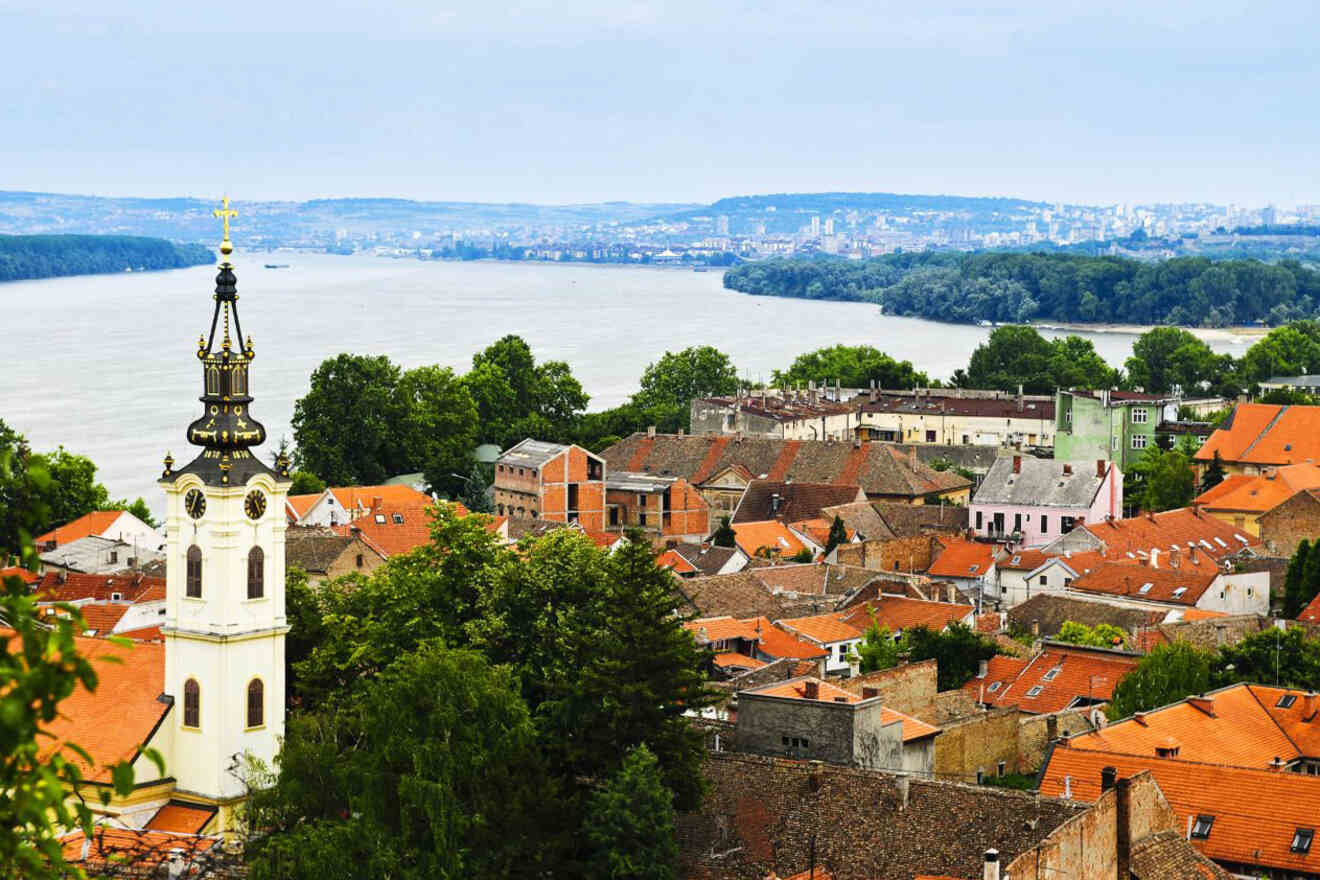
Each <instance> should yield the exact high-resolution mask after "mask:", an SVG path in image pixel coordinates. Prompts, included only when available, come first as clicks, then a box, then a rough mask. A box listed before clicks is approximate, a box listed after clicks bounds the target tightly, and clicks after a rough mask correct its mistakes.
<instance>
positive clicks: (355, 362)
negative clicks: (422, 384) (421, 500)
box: [292, 354, 414, 486]
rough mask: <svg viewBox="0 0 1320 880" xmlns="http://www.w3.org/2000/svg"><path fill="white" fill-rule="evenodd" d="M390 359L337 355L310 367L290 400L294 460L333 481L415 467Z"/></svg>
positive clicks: (374, 479) (345, 482)
mask: <svg viewBox="0 0 1320 880" xmlns="http://www.w3.org/2000/svg"><path fill="white" fill-rule="evenodd" d="M400 376H401V373H400V370H399V368H398V367H397V366H395V365H394V364H393V363H392V362H391V361H390V359H389V358H387V357H384V356H383V355H382V356H376V357H367V356H364V355H352V354H340V355H337V356H335V357H333V358H330V359H328V360H326V361H323V362H322V363H321V365H320V366H319V367H317V368H316V369H315V370H314V371H313V372H312V378H311V387H310V388H309V389H308V392H307V394H306V395H305V396H303V397H301V398H299V399H298V400H297V401H296V402H294V404H293V419H292V423H293V436H294V440H295V441H296V443H297V465H298V468H299V469H300V470H308V471H311V472H312V473H314V474H316V475H317V476H319V477H320V478H321V479H323V480H326V481H327V482H329V483H331V484H332V485H336V486H352V485H357V484H361V485H375V484H378V483H383V482H385V480H386V479H388V478H389V477H391V476H393V475H395V474H402V473H408V472H409V471H412V470H414V468H412V467H411V466H410V465H411V461H410V460H409V459H408V452H407V446H408V444H407V442H406V441H405V438H404V430H403V423H404V420H405V418H406V416H407V413H408V406H409V404H408V401H407V400H406V399H404V398H403V397H401V396H400V395H399V394H398V387H399V379H400Z"/></svg>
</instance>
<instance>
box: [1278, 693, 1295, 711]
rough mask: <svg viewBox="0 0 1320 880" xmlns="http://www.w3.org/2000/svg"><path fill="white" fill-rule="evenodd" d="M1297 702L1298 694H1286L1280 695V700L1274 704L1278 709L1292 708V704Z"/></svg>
mask: <svg viewBox="0 0 1320 880" xmlns="http://www.w3.org/2000/svg"><path fill="white" fill-rule="evenodd" d="M1295 702H1297V695H1296V694H1284V695H1283V696H1281V697H1279V702H1277V703H1275V704H1274V708H1276V709H1291V708H1292V704H1293V703H1295Z"/></svg>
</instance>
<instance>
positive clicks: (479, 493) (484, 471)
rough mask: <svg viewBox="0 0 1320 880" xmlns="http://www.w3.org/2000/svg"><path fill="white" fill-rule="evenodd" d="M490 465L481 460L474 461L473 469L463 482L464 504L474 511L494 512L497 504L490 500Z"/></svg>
mask: <svg viewBox="0 0 1320 880" xmlns="http://www.w3.org/2000/svg"><path fill="white" fill-rule="evenodd" d="M488 471H489V467H488V466H486V465H484V464H482V463H481V462H479V461H474V462H473V463H472V471H471V472H470V473H469V474H468V478H467V482H465V483H464V484H463V496H462V499H461V500H462V502H463V506H464V507H466V508H467V509H468V510H470V511H472V512H473V513H493V512H494V508H495V505H494V504H492V503H491V500H490V475H489V473H488Z"/></svg>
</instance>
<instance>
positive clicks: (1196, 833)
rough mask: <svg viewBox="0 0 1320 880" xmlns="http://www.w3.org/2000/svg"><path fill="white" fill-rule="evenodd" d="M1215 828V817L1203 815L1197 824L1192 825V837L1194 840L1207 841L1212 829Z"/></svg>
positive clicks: (1199, 817) (1198, 818)
mask: <svg viewBox="0 0 1320 880" xmlns="http://www.w3.org/2000/svg"><path fill="white" fill-rule="evenodd" d="M1214 826H1215V817H1214V816H1207V815H1205V814H1201V815H1199V816H1197V817H1196V822H1195V823H1194V824H1193V825H1192V834H1191V837H1192V839H1193V840H1206V839H1208V838H1209V837H1210V829H1211V828H1213V827H1214Z"/></svg>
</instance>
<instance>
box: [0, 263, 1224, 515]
mask: <svg viewBox="0 0 1320 880" xmlns="http://www.w3.org/2000/svg"><path fill="white" fill-rule="evenodd" d="M235 256H236V257H237V259H236V262H235V265H236V272H237V275H238V289H239V296H240V302H239V308H240V313H241V315H242V319H243V330H244V332H246V333H248V334H250V335H251V336H252V337H253V341H254V343H255V346H256V353H257V358H256V362H255V363H254V365H253V371H252V392H253V395H254V396H255V398H256V399H255V402H254V404H253V415H255V416H256V417H257V418H258V419H259V420H260V421H262V422H263V423H264V424H265V426H266V428H267V431H268V436H269V437H270V438H271V439H270V440H268V441H267V445H266V447H265V451H264V453H263V454H264V455H266V456H267V457H269V456H270V455H271V454H272V453H271V450H273V448H274V446H275V444H276V443H277V442H278V440H279V438H280V437H281V436H290V435H291V431H290V429H289V419H290V416H291V415H292V411H293V402H294V400H295V399H296V398H298V397H300V396H301V395H302V394H304V393H305V392H306V390H307V384H308V377H309V375H310V374H311V372H312V370H313V369H314V368H315V367H316V366H317V365H318V364H319V363H320V362H321V361H322V360H324V359H325V358H328V357H331V356H333V355H335V354H338V353H339V352H345V351H346V352H353V353H356V354H384V355H388V356H389V357H390V358H391V359H392V360H394V361H395V362H396V363H398V364H400V365H402V366H403V367H405V368H407V367H414V366H418V365H421V364H432V363H438V364H442V365H445V366H451V367H453V368H455V369H456V370H459V371H464V370H466V369H467V368H468V367H469V366H470V365H471V358H472V354H473V353H474V352H476V351H478V350H480V349H481V348H484V347H485V346H486V345H488V344H489V343H490V342H492V341H493V340H495V339H498V338H499V337H500V336H503V335H504V334H506V333H516V334H518V335H520V336H522V337H523V338H525V339H526V340H527V341H528V343H529V344H530V345H531V346H532V349H533V351H534V352H535V354H536V357H537V359H538V361H539V360H547V359H557V360H564V361H567V362H568V363H569V365H570V366H571V367H572V369H573V374H574V375H575V376H577V378H578V379H579V381H581V382H582V385H583V387H584V388H585V389H586V390H587V392H588V393H589V394H590V395H591V408H592V409H598V408H604V407H609V406H614V405H616V404H618V403H620V402H622V401H623V400H625V399H626V398H627V397H628V395H629V394H631V393H632V391H633V390H634V389H635V388H636V387H637V380H638V378H639V377H640V376H641V373H642V370H644V369H645V368H646V365H647V364H648V363H650V362H652V361H653V360H655V358H656V357H657V356H659V355H660V354H662V353H663V352H664V351H665V350H666V349H668V350H671V351H676V350H678V349H681V348H684V347H686V346H689V345H701V344H709V345H714V346H716V347H717V348H719V349H721V350H723V351H724V352H726V353H728V354H729V356H730V357H731V358H732V359H733V362H734V363H735V364H737V366H738V369H739V371H740V373H742V374H743V375H746V376H750V377H751V378H752V379H757V380H768V379H769V378H770V373H771V371H772V370H774V369H776V368H781V369H782V368H784V367H787V366H788V365H789V364H790V363H792V361H793V358H794V357H796V356H797V355H799V354H802V353H803V352H807V351H811V350H813V349H816V348H820V347H822V346H826V345H833V344H835V343H847V344H861V343H866V344H869V345H874V346H876V347H877V348H879V349H881V350H882V351H885V352H887V353H889V354H890V355H892V356H893V357H895V358H898V359H900V360H910V361H912V362H913V363H914V364H915V365H916V366H917V367H918V368H919V369H921V370H924V371H925V372H926V373H927V374H929V375H930V376H931V377H932V378H934V377H940V378H947V377H948V376H949V375H950V374H951V373H952V372H953V371H954V370H955V369H957V368H958V367H963V366H966V364H967V360H968V358H969V357H970V355H971V353H972V350H973V349H974V348H976V346H977V345H979V344H980V343H981V342H982V341H983V340H984V339H985V338H986V336H987V335H988V334H989V332H990V330H989V328H985V327H974V326H969V325H962V324H941V323H936V322H933V321H925V320H921V319H917V318H900V317H894V316H886V315H882V314H881V313H880V310H879V309H877V308H876V307H875V306H872V305H868V304H863V303H842V302H819V301H807V300H798V299H783V298H778V297H758V296H748V295H746V294H741V293H735V292H733V291H728V290H725V289H724V288H723V287H722V286H721V278H722V273H721V272H719V271H718V270H716V271H710V272H693V271H691V270H681V269H659V268H647V267H632V266H600V265H586V264H563V265H559V264H547V263H502V262H475V263H441V262H419V261H415V260H391V259H381V258H376V257H368V256H354V257H339V256H328V255H319V254H316V255H309V254H283V253H281V254H276V255H265V254H248V255H244V254H242V253H238V254H235ZM266 262H279V263H289V264H290V265H289V267H288V268H284V269H265V268H263V264H264V263H266ZM214 275H215V269H214V268H213V267H208V266H200V267H193V268H190V269H176V270H170V271H164V272H150V273H141V274H136V273H133V274H130V273H125V274H119V275H93V276H81V277H76V278H55V279H44V280H40V281H21V282H13V283H9V284H4V285H0V297H3V302H4V303H5V308H4V312H5V314H6V316H7V320H6V321H5V324H6V326H7V329H8V331H9V332H8V334H7V335H8V339H7V342H8V344H9V358H8V363H7V364H6V365H5V368H4V378H3V381H0V419H3V420H4V421H5V422H6V423H8V424H9V426H10V427H12V428H14V429H15V430H18V431H20V432H21V433H23V434H25V435H26V436H27V438H28V440H29V442H30V443H31V444H32V446H33V448H34V449H37V450H46V449H52V448H54V447H55V446H57V445H59V444H63V445H64V446H65V447H66V448H68V449H69V450H71V451H74V452H77V453H80V454H83V455H87V456H89V457H90V458H91V459H92V460H93V461H94V462H96V464H97V466H98V468H99V471H98V476H99V478H100V479H101V480H102V481H103V482H104V483H105V485H106V486H107V488H109V490H110V493H111V495H112V496H114V497H126V498H129V499H132V498H134V497H136V496H139V495H141V496H142V497H144V498H146V499H147V502H148V503H149V504H150V505H151V506H152V507H153V508H155V509H158V508H159V507H160V506H161V501H162V499H161V498H160V495H159V489H158V488H157V487H156V485H155V483H154V480H155V477H156V475H157V474H159V472H160V467H161V465H160V461H161V458H162V457H163V456H164V454H165V452H166V450H170V451H172V452H173V453H174V457H175V458H176V459H179V460H180V461H188V460H190V459H191V458H192V454H193V450H192V449H191V448H190V447H189V446H188V444H187V443H186V441H185V440H184V435H183V432H184V429H185V428H186V427H187V425H188V423H189V422H190V421H191V420H192V419H193V418H195V417H196V416H197V415H198V414H199V412H200V409H199V407H200V404H199V403H198V402H197V394H198V391H199V387H200V379H199V375H198V370H199V368H198V366H197V359H196V350H197V336H198V334H199V333H201V332H203V331H205V330H206V329H207V328H208V323H209V321H210V317H211V310H212V307H213V302H212V299H211V293H212V291H213V290H214ZM1045 335H1046V336H1057V335H1060V333H1059V332H1058V331H1045ZM1083 335H1086V336H1088V337H1089V338H1090V339H1091V340H1092V341H1093V342H1094V343H1095V346H1096V349H1097V351H1099V353H1100V354H1101V355H1102V356H1103V357H1104V358H1105V359H1106V360H1107V361H1109V362H1110V363H1112V364H1114V365H1116V366H1121V365H1122V363H1123V361H1124V360H1125V359H1126V358H1127V357H1128V355H1129V354H1130V353H1131V347H1132V341H1133V339H1134V336H1133V335H1132V334H1129V333H1116V332H1105V333H1084V334H1083ZM1211 345H1212V346H1213V347H1214V348H1215V349H1216V350H1218V351H1231V352H1234V353H1235V354H1241V353H1242V351H1243V350H1244V349H1245V343H1244V342H1240V341H1237V340H1232V339H1226V338H1217V339H1214V338H1212V339H1211Z"/></svg>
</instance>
